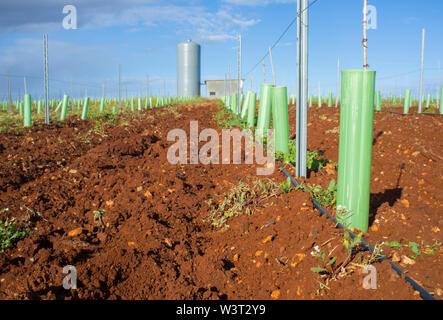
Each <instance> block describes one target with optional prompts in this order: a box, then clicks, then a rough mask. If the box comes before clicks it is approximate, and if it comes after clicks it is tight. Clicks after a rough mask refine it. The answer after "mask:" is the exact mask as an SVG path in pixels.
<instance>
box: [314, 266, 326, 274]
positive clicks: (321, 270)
mask: <svg viewBox="0 0 443 320" xmlns="http://www.w3.org/2000/svg"><path fill="white" fill-rule="evenodd" d="M311 271H312V272H315V273H322V272H325V271H326V269H325V268H321V267H312V268H311Z"/></svg>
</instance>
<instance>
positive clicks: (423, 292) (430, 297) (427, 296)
mask: <svg viewBox="0 0 443 320" xmlns="http://www.w3.org/2000/svg"><path fill="white" fill-rule="evenodd" d="M278 166H279V168H280V169H281V170H282V171H283V173H284V174H285V175H286V176H287V177H288V178H289V179H290V180H291V182H292V184H293V185H294V186H295V187H298V186H299V184H298V183H297V181H296V180H295V179H294V178H293V177H292V176H291V175H290V174H289V173H288V172H287V171H286V170H285V169H284V168H283V166H282V165H281V164H280V163H278ZM312 203H313V204H314V205H315V207H316V208H317V209H318V210H320V212H321V214H322V215H323V214H325V215H326V216H327V217H328V218H329V219H331V220H332V222H334V223H335V224H336V227H337V228H338V229H344V230H346V228H345V227H344V226H343V225H342V224H341V223H339V222H338V221H337V220H336V219H334V217H333V216H331V215H330V214H329V213H328V212H327V211H326V210H325V209H324V208H323V207H322V206H321V205H320V204H319V203H318V202H317V201H315V200H314V199H312ZM348 232H349V235H350V236H351V238H352V239H354V238H355V237H357V236H356V235H355V234H354V233H353V232H352V231H350V230H348ZM361 244H362V245H363V246H364V247H366V248H367V249H368V250H369V251H370V252H371V253H374V248H373V247H372V246H371V245H370V244H368V243H367V242H366V241H364V240H363V239H362V240H361ZM377 260H379V261H387V262H389V264H390V265H391V267H392V269H394V271H395V272H397V274H398V275H399V276H400V277H402V276H403V275H404V277H405V280H406V281H407V282H409V283H410V284H411V285H412V287H413V288H414V290H416V291H418V292H420V295H421V297H422V298H423V299H424V300H437V299H436V298H435V297H434V296H433V295H431V294H430V293H429V292H427V291H426V290H425V289H424V288H423V287H422V286H420V285H419V284H418V283H417V282H415V281H414V280H413V279H412V278H410V277H409V276H407V275H406V273H405V272H403V271H402V270H401V269H400V268H399V267H397V266H396V265H395V264H394V263H392V262H391V261H389V260H388V259H387V258H386V257H384V256H381V255H378V256H377Z"/></svg>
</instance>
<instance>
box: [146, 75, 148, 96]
mask: <svg viewBox="0 0 443 320" xmlns="http://www.w3.org/2000/svg"><path fill="white" fill-rule="evenodd" d="M146 96H147V97H149V76H146Z"/></svg>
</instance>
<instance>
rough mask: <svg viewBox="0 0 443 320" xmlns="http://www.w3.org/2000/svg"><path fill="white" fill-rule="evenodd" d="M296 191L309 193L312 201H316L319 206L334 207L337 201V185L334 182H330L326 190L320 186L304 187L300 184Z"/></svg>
mask: <svg viewBox="0 0 443 320" xmlns="http://www.w3.org/2000/svg"><path fill="white" fill-rule="evenodd" d="M296 189H297V190H303V191H306V192H309V194H310V195H311V196H312V199H314V200H315V201H317V202H318V203H319V204H320V205H321V206H329V205H330V206H335V203H336V201H337V185H336V184H335V180H334V179H333V180H331V181H330V182H329V184H328V188H327V189H325V190H324V189H322V187H321V186H320V185H304V184H303V183H301V184H300V185H299V186H298V187H297V188H296Z"/></svg>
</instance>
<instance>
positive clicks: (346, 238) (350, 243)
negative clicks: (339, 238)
mask: <svg viewBox="0 0 443 320" xmlns="http://www.w3.org/2000/svg"><path fill="white" fill-rule="evenodd" d="M362 237H363V232H361V233H360V234H358V235H357V236H356V237H354V239H352V237H351V235H350V233H349V231H348V230H345V232H344V235H343V246H344V247H345V249H346V251H347V252H348V254H351V253H352V250H353V249H354V248H356V247H358V246H359V245H360V243H361V239H362Z"/></svg>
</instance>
